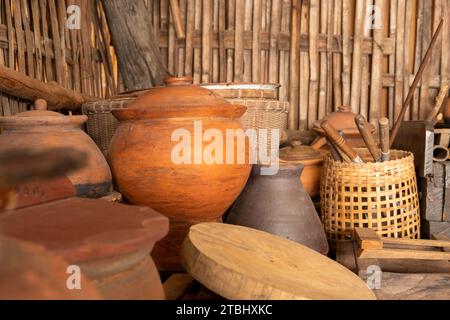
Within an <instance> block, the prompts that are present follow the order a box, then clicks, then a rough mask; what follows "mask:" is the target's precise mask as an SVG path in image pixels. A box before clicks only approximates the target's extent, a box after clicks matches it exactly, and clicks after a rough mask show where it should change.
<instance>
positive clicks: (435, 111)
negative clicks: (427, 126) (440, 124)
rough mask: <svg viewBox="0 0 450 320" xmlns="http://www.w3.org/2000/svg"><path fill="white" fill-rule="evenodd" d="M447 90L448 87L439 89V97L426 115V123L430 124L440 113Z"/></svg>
mask: <svg viewBox="0 0 450 320" xmlns="http://www.w3.org/2000/svg"><path fill="white" fill-rule="evenodd" d="M448 88H449V86H448V85H446V86H442V87H441V90H440V92H439V95H438V96H437V98H436V104H435V105H434V108H433V109H432V110H431V111H430V113H429V114H428V117H427V121H429V122H432V121H433V120H434V119H435V118H436V117H437V116H438V115H439V113H440V112H441V109H442V105H443V104H444V100H445V97H446V96H447V92H448Z"/></svg>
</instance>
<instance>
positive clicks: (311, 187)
mask: <svg viewBox="0 0 450 320" xmlns="http://www.w3.org/2000/svg"><path fill="white" fill-rule="evenodd" d="M325 154H326V152H323V151H320V150H316V149H314V148H313V147H310V146H304V145H302V143H301V142H300V141H298V140H294V141H292V142H291V146H289V147H286V148H283V149H281V150H280V162H282V163H291V164H296V163H299V164H302V165H303V166H304V169H303V172H302V175H301V176H300V181H301V183H302V185H303V187H304V188H305V190H306V192H307V193H308V194H309V195H310V196H311V197H313V198H315V197H317V196H319V194H320V178H321V175H322V165H323V161H324V156H325Z"/></svg>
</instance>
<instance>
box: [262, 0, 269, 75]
mask: <svg viewBox="0 0 450 320" xmlns="http://www.w3.org/2000/svg"><path fill="white" fill-rule="evenodd" d="M270 9H271V5H270V1H268V0H264V1H263V3H262V21H261V30H262V31H263V32H269V26H270ZM267 57H268V50H261V66H260V71H261V74H260V80H261V82H268V81H269V80H268V69H269V68H268V63H267Z"/></svg>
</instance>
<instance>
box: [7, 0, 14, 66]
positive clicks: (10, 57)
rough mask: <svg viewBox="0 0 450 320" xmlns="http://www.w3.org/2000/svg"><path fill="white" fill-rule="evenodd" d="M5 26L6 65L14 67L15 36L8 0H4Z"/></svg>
mask: <svg viewBox="0 0 450 320" xmlns="http://www.w3.org/2000/svg"><path fill="white" fill-rule="evenodd" d="M5 12H6V27H7V28H8V66H9V67H10V68H12V69H14V68H15V56H16V55H15V51H16V50H15V38H14V27H13V23H12V16H11V14H12V10H11V5H10V3H9V0H5Z"/></svg>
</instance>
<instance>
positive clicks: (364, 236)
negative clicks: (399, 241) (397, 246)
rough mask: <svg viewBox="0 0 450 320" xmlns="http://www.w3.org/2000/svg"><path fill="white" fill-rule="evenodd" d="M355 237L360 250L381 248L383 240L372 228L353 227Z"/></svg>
mask: <svg viewBox="0 0 450 320" xmlns="http://www.w3.org/2000/svg"><path fill="white" fill-rule="evenodd" d="M355 239H356V241H357V242H358V245H359V248H360V249H362V250H366V249H374V250H377V249H383V241H381V239H380V236H379V235H378V234H377V233H376V232H375V231H374V230H373V229H363V228H355Z"/></svg>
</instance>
